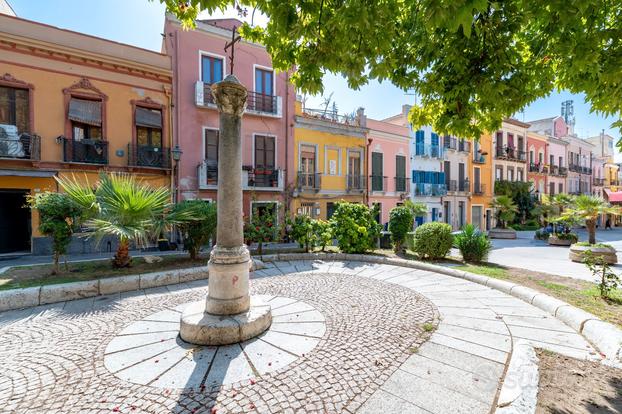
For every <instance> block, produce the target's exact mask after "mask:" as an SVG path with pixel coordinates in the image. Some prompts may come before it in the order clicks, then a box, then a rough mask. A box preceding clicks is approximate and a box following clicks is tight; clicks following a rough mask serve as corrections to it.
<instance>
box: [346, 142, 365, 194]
mask: <svg viewBox="0 0 622 414" xmlns="http://www.w3.org/2000/svg"><path fill="white" fill-rule="evenodd" d="M362 184H363V183H362V182H361V153H360V152H359V151H350V152H348V188H351V189H356V190H359V189H362V188H363V186H362Z"/></svg>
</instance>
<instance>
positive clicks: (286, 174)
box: [283, 70, 294, 219]
mask: <svg viewBox="0 0 622 414" xmlns="http://www.w3.org/2000/svg"><path fill="white" fill-rule="evenodd" d="M290 130H291V128H290V126H289V70H288V71H286V72H285V171H283V191H284V194H283V196H284V197H285V201H286V205H285V209H284V210H285V211H284V213H285V214H284V216H288V215H289V209H290V208H291V197H289V195H287V194H285V192H288V191H289V187H288V185H289V165H288V162H289V143H290V139H289V135H290V134H289V131H290ZM291 142H294V137H292V139H291ZM283 218H284V219H286V218H287V217H283Z"/></svg>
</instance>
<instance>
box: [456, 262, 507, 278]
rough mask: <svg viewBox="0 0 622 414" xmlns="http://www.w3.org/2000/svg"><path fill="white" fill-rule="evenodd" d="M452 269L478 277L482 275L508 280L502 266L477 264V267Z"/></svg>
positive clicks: (467, 265) (505, 270) (468, 265)
mask: <svg viewBox="0 0 622 414" xmlns="http://www.w3.org/2000/svg"><path fill="white" fill-rule="evenodd" d="M453 269H456V270H462V271H464V272H471V273H475V274H478V275H484V276H488V277H492V278H495V279H504V280H506V279H509V278H510V274H509V272H508V269H507V268H505V267H503V266H498V265H494V264H479V265H472V264H464V265H461V266H455V267H453Z"/></svg>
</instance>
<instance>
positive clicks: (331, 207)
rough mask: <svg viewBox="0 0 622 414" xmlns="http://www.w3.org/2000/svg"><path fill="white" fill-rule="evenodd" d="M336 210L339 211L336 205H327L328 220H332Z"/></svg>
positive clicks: (329, 203)
mask: <svg viewBox="0 0 622 414" xmlns="http://www.w3.org/2000/svg"><path fill="white" fill-rule="evenodd" d="M336 209H337V204H336V203H331V202H328V203H326V220H330V218H331V217H332V216H333V214H335V210H336Z"/></svg>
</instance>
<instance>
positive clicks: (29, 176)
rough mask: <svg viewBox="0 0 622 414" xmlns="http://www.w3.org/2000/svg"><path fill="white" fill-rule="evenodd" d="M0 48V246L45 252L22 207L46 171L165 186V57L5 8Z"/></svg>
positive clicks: (168, 78) (48, 180) (34, 221)
mask: <svg viewBox="0 0 622 414" xmlns="http://www.w3.org/2000/svg"><path fill="white" fill-rule="evenodd" d="M0 50H1V51H0V210H1V211H0V217H4V218H5V219H0V220H1V222H0V252H3V251H11V250H26V251H28V250H31V249H32V251H33V252H35V253H49V251H48V250H46V249H47V247H46V246H44V245H42V244H41V243H44V241H45V239H44V238H41V237H39V236H40V235H39V233H38V231H37V227H38V216H37V214H36V213H31V212H30V211H29V210H28V209H24V208H22V206H23V205H24V199H25V197H26V196H27V195H33V194H36V193H38V192H41V191H45V190H57V185H56V182H55V180H54V177H63V176H70V177H71V176H76V177H77V178H79V179H81V180H86V181H88V182H91V183H92V182H94V181H95V180H97V177H98V174H99V172H100V171H119V172H131V173H133V174H136V175H138V176H139V177H140V178H141V179H142V180H145V181H147V182H149V183H151V184H153V185H158V186H170V185H171V174H170V171H171V159H170V151H169V149H170V145H171V142H170V141H171V136H172V135H171V130H170V118H169V117H170V110H169V107H170V96H171V87H172V72H171V64H170V59H169V57H167V56H165V55H163V54H160V53H156V52H152V51H148V50H145V49H140V48H136V47H132V46H128V45H124V44H120V43H116V42H112V41H108V40H104V39H100V38H97V37H93V36H88V35H84V34H81V33H76V32H72V31H68V30H63V29H59V28H56V27H53V26H49V25H45V24H41V23H36V22H32V21H28V20H24V19H21V18H17V17H12V16H9V15H5V14H0ZM6 218H10V219H6ZM9 235H10V236H9ZM38 246H41V249H39V248H38Z"/></svg>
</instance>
